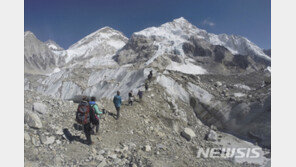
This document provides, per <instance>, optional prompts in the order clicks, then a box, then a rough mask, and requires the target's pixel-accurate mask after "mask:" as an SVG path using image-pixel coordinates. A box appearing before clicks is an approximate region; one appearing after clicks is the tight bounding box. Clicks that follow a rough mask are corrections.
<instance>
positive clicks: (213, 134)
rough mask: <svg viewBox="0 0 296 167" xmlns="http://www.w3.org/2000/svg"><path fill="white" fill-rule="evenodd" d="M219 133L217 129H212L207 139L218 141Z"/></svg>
mask: <svg viewBox="0 0 296 167" xmlns="http://www.w3.org/2000/svg"><path fill="white" fill-rule="evenodd" d="M217 139H218V135H217V133H216V132H215V131H213V130H210V131H209V133H208V134H207V140H208V141H217Z"/></svg>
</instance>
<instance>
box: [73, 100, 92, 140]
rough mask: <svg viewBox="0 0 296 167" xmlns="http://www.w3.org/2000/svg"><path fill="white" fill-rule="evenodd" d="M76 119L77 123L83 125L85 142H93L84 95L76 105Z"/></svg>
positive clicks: (88, 108)
mask: <svg viewBox="0 0 296 167" xmlns="http://www.w3.org/2000/svg"><path fill="white" fill-rule="evenodd" d="M76 121H77V122H78V123H79V124H81V125H83V131H84V134H85V137H86V144H87V145H91V144H93V142H92V141H91V131H92V128H91V125H90V106H89V103H88V100H87V97H86V96H84V97H83V98H82V101H81V102H80V104H79V105H78V109H77V112H76Z"/></svg>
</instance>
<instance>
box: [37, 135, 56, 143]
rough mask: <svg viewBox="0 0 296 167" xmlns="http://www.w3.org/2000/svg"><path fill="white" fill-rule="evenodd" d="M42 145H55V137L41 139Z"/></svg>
mask: <svg viewBox="0 0 296 167" xmlns="http://www.w3.org/2000/svg"><path fill="white" fill-rule="evenodd" d="M40 139H41V142H42V144H45V145H49V144H53V143H54V141H55V137H54V136H51V137H40Z"/></svg>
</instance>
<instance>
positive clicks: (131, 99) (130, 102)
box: [128, 90, 134, 106]
mask: <svg viewBox="0 0 296 167" xmlns="http://www.w3.org/2000/svg"><path fill="white" fill-rule="evenodd" d="M133 101H134V95H133V91H132V90H131V91H130V92H129V93H128V105H131V106H132V105H133Z"/></svg>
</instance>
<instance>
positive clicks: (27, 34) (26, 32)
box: [24, 31, 36, 38]
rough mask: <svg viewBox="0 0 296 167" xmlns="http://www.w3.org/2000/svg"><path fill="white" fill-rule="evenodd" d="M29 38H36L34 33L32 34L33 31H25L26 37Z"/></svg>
mask: <svg viewBox="0 0 296 167" xmlns="http://www.w3.org/2000/svg"><path fill="white" fill-rule="evenodd" d="M27 36H33V37H35V38H36V36H35V35H34V33H32V32H31V31H25V34H24V37H27Z"/></svg>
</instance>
